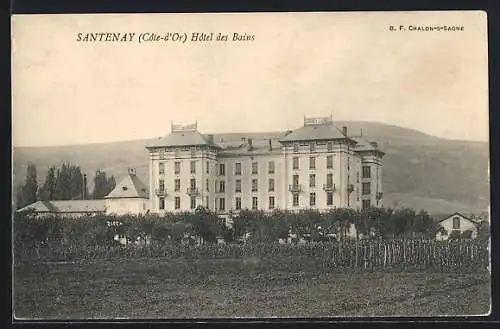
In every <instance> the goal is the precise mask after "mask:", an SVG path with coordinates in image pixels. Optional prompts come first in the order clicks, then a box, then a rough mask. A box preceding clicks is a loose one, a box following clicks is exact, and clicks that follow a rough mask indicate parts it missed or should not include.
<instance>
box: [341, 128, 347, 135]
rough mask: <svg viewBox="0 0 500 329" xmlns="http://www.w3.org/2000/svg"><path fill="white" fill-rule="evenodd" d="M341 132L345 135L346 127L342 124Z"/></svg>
mask: <svg viewBox="0 0 500 329" xmlns="http://www.w3.org/2000/svg"><path fill="white" fill-rule="evenodd" d="M342 134H343V135H344V136H346V137H347V127H346V126H342Z"/></svg>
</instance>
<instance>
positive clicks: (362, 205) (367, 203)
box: [361, 200, 371, 209]
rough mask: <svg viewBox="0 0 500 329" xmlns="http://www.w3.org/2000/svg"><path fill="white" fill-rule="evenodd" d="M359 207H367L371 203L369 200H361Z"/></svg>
mask: <svg viewBox="0 0 500 329" xmlns="http://www.w3.org/2000/svg"><path fill="white" fill-rule="evenodd" d="M361 207H362V208H363V209H368V208H370V207H371V203H370V200H363V202H362V204H361Z"/></svg>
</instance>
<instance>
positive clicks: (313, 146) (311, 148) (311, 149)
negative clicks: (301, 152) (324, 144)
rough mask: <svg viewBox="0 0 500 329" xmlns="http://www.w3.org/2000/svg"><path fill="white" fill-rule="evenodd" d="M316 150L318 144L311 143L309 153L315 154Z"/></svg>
mask: <svg viewBox="0 0 500 329" xmlns="http://www.w3.org/2000/svg"><path fill="white" fill-rule="evenodd" d="M315 149H316V144H315V143H314V142H311V143H310V144H309V152H314V150H315Z"/></svg>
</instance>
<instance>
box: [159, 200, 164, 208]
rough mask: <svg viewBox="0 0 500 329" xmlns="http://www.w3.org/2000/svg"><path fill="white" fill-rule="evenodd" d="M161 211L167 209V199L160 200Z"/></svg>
mask: <svg viewBox="0 0 500 329" xmlns="http://www.w3.org/2000/svg"><path fill="white" fill-rule="evenodd" d="M159 208H160V210H163V209H165V198H160V206H159Z"/></svg>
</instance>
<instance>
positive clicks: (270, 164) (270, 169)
mask: <svg viewBox="0 0 500 329" xmlns="http://www.w3.org/2000/svg"><path fill="white" fill-rule="evenodd" d="M269 173H270V174H274V161H269Z"/></svg>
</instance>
